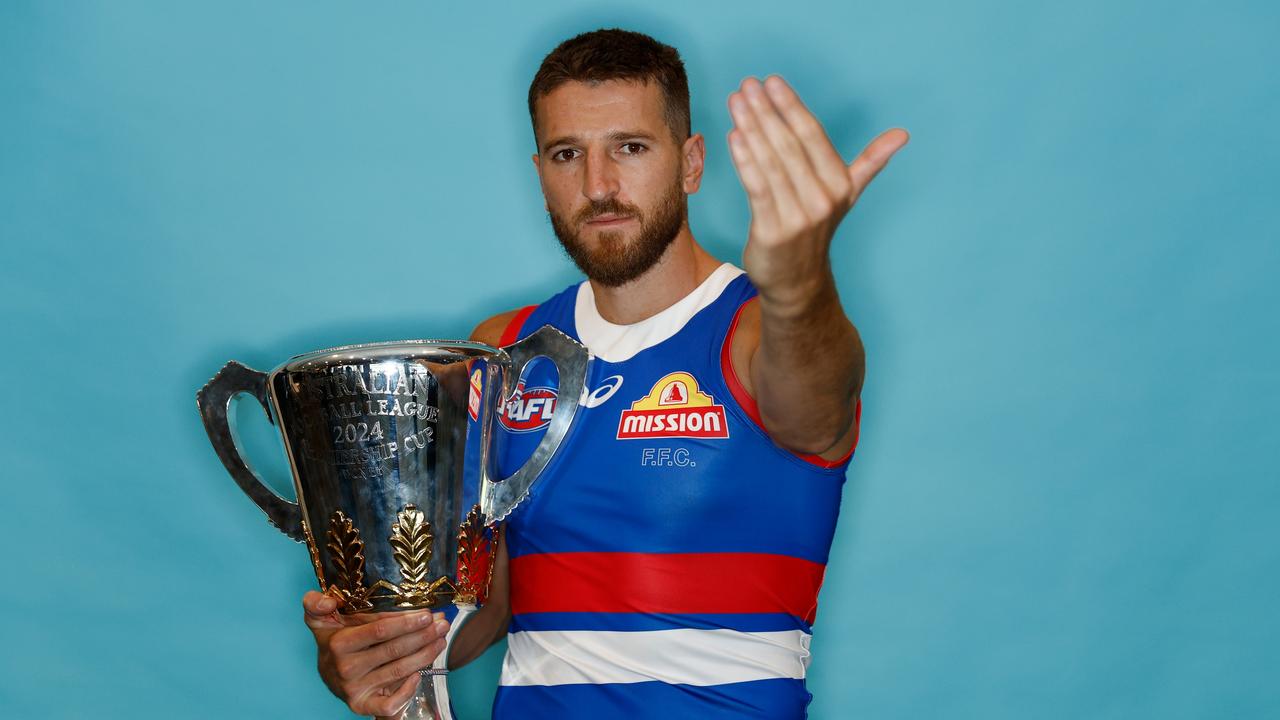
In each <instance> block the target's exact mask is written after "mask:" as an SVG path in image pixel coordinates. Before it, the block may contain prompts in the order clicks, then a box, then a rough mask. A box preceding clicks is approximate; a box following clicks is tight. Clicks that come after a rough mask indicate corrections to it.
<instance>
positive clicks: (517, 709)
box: [493, 263, 861, 720]
mask: <svg viewBox="0 0 1280 720" xmlns="http://www.w3.org/2000/svg"><path fill="white" fill-rule="evenodd" d="M755 294H756V291H755V288H754V287H753V286H752V285H751V283H750V281H749V279H748V277H747V275H746V273H744V272H743V271H742V270H740V269H738V268H736V267H734V266H732V265H730V264H728V263H726V264H724V265H721V266H720V267H719V268H718V269H717V270H716V271H715V272H714V273H713V274H712V275H711V276H710V277H708V278H707V280H706V281H705V282H703V283H702V284H701V285H700V286H699V287H698V288H697V289H695V290H694V291H693V292H692V293H690V294H689V295H688V296H686V297H685V298H683V299H682V300H680V301H679V302H677V303H676V304H675V305H673V306H672V307H670V308H667V309H666V310H664V311H662V312H660V313H658V314H657V315H655V316H653V317H651V318H649V319H647V320H644V321H642V322H640V323H636V324H634V325H627V326H621V325H613V324H611V323H608V322H607V321H605V320H604V319H603V318H602V317H601V316H600V315H599V313H598V312H597V311H596V308H595V301H594V296H593V294H592V291H591V287H590V285H589V284H588V283H586V282H582V283H580V284H576V285H573V286H570V287H569V288H567V289H565V290H564V291H562V292H560V293H559V294H557V295H555V296H554V297H552V298H551V299H549V300H547V301H546V302H544V303H542V304H540V305H538V306H535V307H530V308H525V310H524V311H522V312H521V313H520V315H518V316H517V318H516V320H515V321H513V323H512V326H511V327H510V328H508V332H507V333H506V337H504V338H503V341H502V342H503V344H508V343H510V342H513V341H515V340H516V339H517V338H523V337H525V336H527V335H528V334H529V333H531V332H533V331H534V330H537V329H538V328H539V327H542V326H543V325H545V324H550V325H552V326H554V327H556V328H558V329H559V330H561V331H563V332H564V333H566V334H567V335H569V336H571V337H573V338H575V339H577V340H579V341H580V342H582V343H583V344H584V345H586V346H587V348H588V349H589V350H590V351H591V354H592V358H593V359H592V362H591V363H590V369H589V374H588V380H587V387H586V390H585V391H584V398H583V399H584V402H583V406H582V407H581V409H580V410H579V413H580V414H579V416H578V418H577V419H576V421H575V423H574V425H573V426H572V428H571V429H570V431H569V434H568V436H567V437H566V438H565V440H564V443H563V444H562V445H561V447H560V450H559V452H558V453H557V454H556V456H555V458H554V459H553V460H552V462H551V464H550V465H549V466H548V467H547V470H546V471H545V472H544V474H543V476H542V477H541V478H540V479H539V480H538V482H537V483H535V485H534V487H533V490H532V492H531V494H530V496H529V498H528V499H526V500H525V501H524V502H523V503H522V504H521V505H520V506H519V507H518V508H517V509H516V510H515V511H514V512H513V513H512V515H511V516H510V517H509V518H508V520H507V523H506V528H505V530H504V532H505V533H506V535H505V540H506V543H507V551H508V555H509V557H510V573H511V612H512V619H511V625H510V627H509V634H508V636H507V654H506V657H505V659H504V662H503V667H502V677H501V680H500V683H499V688H498V693H497V696H496V698H495V700H494V707H493V717H494V718H496V719H498V720H516V719H517V718H519V719H520V720H523V719H524V718H558V719H563V720H574V719H577V718H582V719H584V720H585V719H587V718H590V720H613V719H615V718H616V719H618V720H623V719H626V720H637V719H644V718H661V719H662V720H670V719H671V718H686V717H687V718H698V719H699V720H721V719H726V720H727V719H729V718H734V719H739V718H769V719H770V720H780V719H788V718H802V717H805V708H806V706H807V704H808V702H809V700H810V699H811V697H812V696H811V695H810V694H809V693H808V692H807V691H806V690H805V685H804V677H805V670H806V668H807V667H808V664H809V643H810V638H811V626H812V624H813V622H814V618H815V615H816V612H817V596H818V590H819V588H820V586H821V584H822V578H823V572H824V570H825V567H826V562H827V553H828V550H829V549H830V546H831V539H832V535H833V533H834V531H835V525H836V516H837V513H838V511H839V506H840V493H841V487H842V485H843V483H844V479H845V469H846V467H847V466H848V463H849V457H845V458H844V459H842V460H840V461H838V462H835V463H828V462H826V461H823V460H822V459H821V458H818V457H816V456H801V455H796V454H794V453H791V452H789V451H787V450H784V449H782V448H780V447H778V446H777V445H775V444H774V443H773V442H772V441H771V440H770V439H769V437H768V436H767V435H766V434H765V432H764V430H763V428H762V426H761V425H760V422H759V415H758V412H757V411H756V408H755V403H754V402H753V401H752V399H751V398H750V396H748V395H747V394H746V393H745V391H744V390H743V388H742V386H741V384H740V383H739V382H738V380H737V378H736V376H735V375H734V372H733V368H732V366H731V365H730V363H729V342H728V340H729V338H730V337H731V334H732V332H733V328H734V327H735V326H736V323H737V318H738V313H739V311H740V310H741V308H742V306H743V304H744V303H745V302H747V301H748V300H750V299H751V298H752V297H754V296H755ZM797 371H798V372H803V368H797ZM555 398H556V390H555V370H554V367H553V366H552V365H551V364H550V363H549V362H544V361H538V362H536V363H535V364H534V365H533V366H531V367H530V369H529V370H528V371H527V372H526V373H525V376H524V378H523V381H522V382H521V383H520V385H519V386H518V388H517V391H516V395H515V396H514V397H513V398H512V400H511V401H510V402H509V403H508V405H507V406H506V408H505V411H504V414H503V415H502V417H501V421H500V422H499V423H498V424H497V426H498V427H499V428H500V431H499V433H498V437H497V447H498V453H497V454H498V464H499V469H500V470H502V471H504V472H510V470H511V469H514V468H516V467H519V465H520V464H521V463H523V461H524V460H525V458H527V457H528V455H529V454H530V453H531V452H532V449H533V447H534V446H535V445H536V444H537V440H538V439H539V438H540V437H541V434H542V432H544V431H545V428H546V425H547V422H549V418H550V415H551V410H552V408H554V404H555ZM857 410H858V413H857V414H858V415H859V416H860V415H861V405H859V406H858V408H857ZM849 455H850V456H852V451H850V453H849Z"/></svg>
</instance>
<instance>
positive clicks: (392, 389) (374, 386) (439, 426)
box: [196, 326, 588, 718]
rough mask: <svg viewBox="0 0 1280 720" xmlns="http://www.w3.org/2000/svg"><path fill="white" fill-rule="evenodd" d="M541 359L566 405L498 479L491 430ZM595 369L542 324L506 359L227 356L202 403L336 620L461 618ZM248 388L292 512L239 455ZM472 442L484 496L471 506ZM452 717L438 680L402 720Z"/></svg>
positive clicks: (241, 477) (418, 350) (443, 345)
mask: <svg viewBox="0 0 1280 720" xmlns="http://www.w3.org/2000/svg"><path fill="white" fill-rule="evenodd" d="M537 357H546V358H548V359H550V360H551V361H553V362H554V363H555V364H556V367H557V372H558V374H559V377H560V389H559V399H558V404H557V406H556V409H555V411H554V413H553V414H552V420H551V423H550V426H549V427H548V429H547V432H546V435H545V436H544V437H543V438H542V441H541V443H540V444H539V446H538V447H537V449H536V450H535V451H534V453H533V455H532V456H531V458H530V460H529V461H528V462H526V463H525V465H524V466H523V467H521V468H520V469H519V470H517V471H516V472H515V473H514V474H513V475H512V476H511V477H510V478H506V479H500V478H496V477H494V472H493V468H494V458H493V455H492V451H491V448H492V443H493V438H494V435H493V429H494V423H495V422H496V419H497V417H498V415H499V414H500V413H501V412H502V410H503V408H504V407H505V405H506V402H507V401H508V400H509V399H510V398H511V396H512V394H513V392H514V389H515V386H516V383H517V381H518V380H519V377H520V374H521V373H522V372H523V369H524V367H525V365H526V364H528V363H529V362H531V361H532V360H534V359H535V358H537ZM587 362H588V354H587V352H586V349H585V348H584V347H582V345H580V344H578V343H577V342H575V341H574V340H572V339H571V338H569V337H567V336H566V335H564V334H563V333H561V332H559V331H558V330H555V329H554V328H551V327H550V326H546V327H543V328H541V329H539V330H538V331H536V332H535V333H533V334H532V335H530V336H529V337H527V338H526V339H524V340H522V341H520V342H518V343H515V344H513V345H511V346H509V347H508V348H503V349H499V348H494V347H491V346H488V345H484V344H481V343H475V342H467V341H433V340H413V341H405V342H393V343H372V344H366V345H350V346H344V347H338V348H331V349H328V350H321V351H316V352H311V353H306V354H304V355H299V356H296V357H294V358H292V359H290V360H288V361H287V362H285V363H284V364H282V365H280V366H279V367H277V368H276V369H274V370H272V371H271V372H270V373H262V372H258V371H256V370H252V369H250V368H247V367H245V366H244V365H241V364H239V363H236V362H230V363H227V365H226V366H225V367H224V368H223V369H222V370H221V371H220V372H219V373H218V374H217V375H216V376H215V377H214V378H213V379H212V380H210V381H209V384H208V385H206V386H205V387H204V388H202V389H201V390H200V392H199V393H197V396H196V397H197V404H198V406H199V409H200V414H201V416H202V418H203V420H204V425H205V429H206V431H207V432H208V434H209V439H210V442H212V444H213V446H214V449H215V451H216V452H217V453H218V457H219V458H220V459H221V460H222V462H223V464H224V465H225V466H226V468H227V471H228V472H229V473H230V474H231V476H232V478H233V479H234V480H235V481H236V483H237V484H238V485H239V486H240V488H241V489H242V490H243V491H244V492H245V494H246V495H248V496H249V498H250V499H252V500H253V501H254V503H255V504H257V505H258V506H259V507H260V508H261V509H262V510H263V512H265V513H266V514H267V518H268V519H269V520H270V521H271V523H272V524H273V525H275V526H276V527H277V528H279V529H280V530H281V531H282V532H283V533H284V534H286V535H288V536H289V537H291V538H293V539H294V540H298V541H300V542H301V541H305V542H306V544H307V548H308V551H309V552H310V554H311V560H312V564H313V567H314V570H315V573H316V579H317V580H318V581H319V583H320V587H321V589H322V590H324V591H325V592H326V593H328V594H330V595H332V596H333V597H335V598H338V599H339V601H340V605H341V611H342V612H344V613H351V612H365V611H385V610H404V609H419V608H432V609H436V608H439V607H441V606H443V605H445V604H447V603H449V602H456V603H457V604H458V605H459V607H460V609H463V610H464V612H463V613H462V614H461V615H460V616H459V618H458V619H459V620H463V618H465V617H466V616H467V614H468V613H467V612H465V611H466V610H467V609H469V608H471V607H474V605H473V604H472V603H474V602H475V601H476V598H477V596H478V597H479V598H483V597H484V594H485V591H486V590H487V585H488V580H489V573H490V572H491V562H492V558H491V555H490V553H491V552H492V543H489V542H487V541H486V540H485V537H484V533H483V524H489V525H492V524H493V523H495V522H497V521H499V520H501V519H503V518H505V517H506V516H507V515H508V514H510V512H511V511H512V510H513V509H514V508H515V507H516V505H517V504H518V503H519V502H520V501H521V500H522V499H524V498H525V497H527V496H528V494H529V488H530V486H531V485H532V483H533V482H534V481H535V480H536V479H537V477H538V475H539V474H540V473H541V472H542V471H543V470H544V469H545V468H546V465H547V463H548V462H550V460H551V458H552V456H554V454H555V452H556V449H557V448H558V447H559V445H560V442H561V441H562V440H563V439H564V437H565V435H566V433H567V432H568V429H569V426H570V423H571V422H572V420H573V416H574V415H575V413H576V411H577V407H578V402H579V399H580V398H581V395H582V388H583V384H584V382H585V379H586V370H587ZM240 393H247V394H249V395H251V396H253V397H254V398H256V399H257V400H258V402H259V403H261V404H262V405H263V408H264V409H265V410H266V411H267V414H268V416H269V417H270V418H271V419H272V421H273V422H274V423H275V424H276V425H277V427H278V428H279V430H280V434H281V437H282V438H283V440H284V446H285V449H286V452H287V453H288V456H289V464H290V467H291V468H292V472H293V479H294V487H295V489H296V490H297V497H298V502H297V503H292V502H289V501H288V500H285V499H283V498H281V497H279V496H278V495H276V494H275V493H274V492H272V491H271V490H270V489H269V488H268V487H267V486H266V485H265V484H263V483H262V481H261V479H260V478H259V477H258V475H257V474H256V473H255V472H254V471H253V470H252V469H251V466H250V464H249V463H247V462H246V461H245V460H244V458H243V457H242V455H241V453H240V451H239V448H238V447H237V446H236V443H235V439H234V435H233V433H232V430H231V424H230V419H229V417H228V404H229V403H230V401H231V400H232V398H234V397H235V396H236V395H238V394H240ZM476 433H478V434H479V437H471V435H473V434H476ZM469 444H470V446H471V450H472V455H471V457H473V458H474V462H477V463H478V464H479V467H478V468H475V470H476V471H477V472H474V473H472V475H471V476H472V477H478V478H479V482H480V487H479V488H477V492H476V493H475V495H474V496H473V497H475V498H477V499H478V500H479V502H477V503H475V504H471V505H469V506H466V507H464V502H463V494H464V493H463V490H464V482H465V480H464V477H465V476H464V461H465V458H466V457H467V451H468V446H469ZM481 510H483V521H484V522H483V524H482V523H481V520H480V511H481ZM460 542H461V543H462V544H463V545H464V546H465V548H464V549H465V550H466V552H465V553H464V562H463V566H464V568H463V569H464V572H462V573H458V560H459V544H460ZM477 548H480V549H479V550H478V549H477ZM486 556H488V557H486ZM485 563H489V564H490V567H489V568H488V569H486V568H485V567H483V565H484V564H485ZM460 626H461V625H460V624H458V625H456V626H455V627H454V628H451V633H450V641H451V640H452V636H453V634H454V633H455V632H456V630H457V628H458V627H460ZM446 653H447V650H446ZM444 657H445V655H442V657H441V662H439V663H437V664H436V667H437V668H439V667H441V666H442V664H443V658H444ZM432 696H434V698H435V699H432ZM447 708H448V702H447V688H446V686H445V683H444V676H443V675H437V676H434V677H433V678H428V679H424V682H423V683H421V684H420V688H419V696H418V697H417V698H416V699H415V701H414V703H413V704H412V705H411V708H410V711H409V712H408V716H411V717H431V718H448V717H449V715H448V709H447Z"/></svg>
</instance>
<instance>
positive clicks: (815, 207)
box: [743, 78, 833, 220]
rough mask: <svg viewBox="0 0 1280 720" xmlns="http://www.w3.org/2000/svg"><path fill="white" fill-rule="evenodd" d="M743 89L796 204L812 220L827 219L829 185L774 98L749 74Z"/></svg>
mask: <svg viewBox="0 0 1280 720" xmlns="http://www.w3.org/2000/svg"><path fill="white" fill-rule="evenodd" d="M743 91H744V94H745V95H746V96H747V101H748V103H749V104H750V106H751V110H752V111H753V112H754V114H755V120H756V122H757V123H758V124H759V127H760V130H761V133H762V134H763V135H764V138H765V139H766V141H767V144H768V147H770V148H772V150H773V153H774V155H775V156H776V157H777V162H776V166H777V167H778V168H781V172H783V173H785V175H786V177H787V179H788V180H789V181H790V184H791V187H792V188H793V189H794V192H795V199H796V201H797V202H796V207H797V208H798V209H799V210H800V211H801V212H803V213H804V214H805V215H806V216H807V217H808V218H809V219H811V220H821V219H824V218H825V217H827V216H828V215H829V214H830V213H831V210H832V206H833V200H832V198H831V197H830V196H829V195H828V194H827V190H826V188H825V187H823V186H822V184H821V183H819V182H818V176H817V175H815V174H814V172H813V166H812V165H810V164H809V158H808V157H807V156H806V155H805V151H804V148H803V147H801V146H800V139H799V138H797V137H796V134H795V133H793V132H792V131H791V128H789V127H787V124H786V123H784V122H783V121H782V116H781V115H779V114H778V109H777V107H775V106H774V104H773V100H772V99H770V98H769V95H768V93H766V92H765V90H764V86H763V85H761V84H760V82H759V81H758V80H756V79H755V78H748V79H747V81H746V82H745V83H744V88H743ZM751 149H752V151H753V152H755V153H756V155H757V156H759V155H761V153H762V151H761V150H757V149H756V146H755V145H752V148H751ZM766 165H767V163H766ZM780 212H782V213H783V216H784V219H785V212H786V211H785V209H780Z"/></svg>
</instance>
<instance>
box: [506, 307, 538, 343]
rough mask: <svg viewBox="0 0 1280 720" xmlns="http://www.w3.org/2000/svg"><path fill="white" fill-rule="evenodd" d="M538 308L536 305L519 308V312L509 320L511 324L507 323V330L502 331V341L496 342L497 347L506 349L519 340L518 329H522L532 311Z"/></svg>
mask: <svg viewBox="0 0 1280 720" xmlns="http://www.w3.org/2000/svg"><path fill="white" fill-rule="evenodd" d="M537 308H538V306H537V305H528V306H526V307H522V308H520V310H519V312H517V313H516V314H515V316H514V317H512V318H511V322H509V323H507V328H506V329H505V330H503V331H502V339H501V340H499V341H498V347H506V346H508V345H510V344H511V343H513V342H515V341H516V340H518V339H519V338H520V329H521V328H523V327H524V321H525V320H528V319H529V316H530V315H532V314H533V311H534V310H536V309H537Z"/></svg>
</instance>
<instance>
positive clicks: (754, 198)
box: [729, 129, 777, 228]
mask: <svg viewBox="0 0 1280 720" xmlns="http://www.w3.org/2000/svg"><path fill="white" fill-rule="evenodd" d="M729 154H730V155H731V156H732V158H733V167H734V169H735V170H737V172H738V180H739V181H741V182H742V187H743V189H745V190H746V191H747V201H748V202H749V203H750V204H751V216H752V219H753V220H755V221H757V222H760V223H762V224H763V225H765V226H766V227H769V228H772V227H774V226H775V225H776V224H777V216H776V215H777V210H776V208H775V207H774V205H773V195H772V193H770V191H769V183H768V181H766V180H765V178H764V174H763V173H762V171H761V170H760V166H759V165H758V164H757V163H756V160H755V158H754V157H752V155H751V148H749V147H747V141H746V140H745V139H744V138H743V136H742V133H741V132H740V131H739V130H736V129H735V130H730V131H729Z"/></svg>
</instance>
